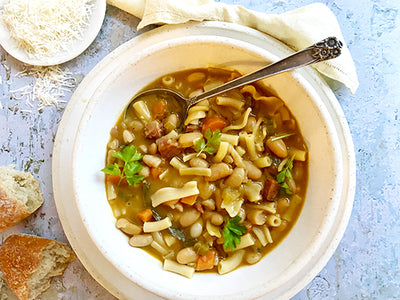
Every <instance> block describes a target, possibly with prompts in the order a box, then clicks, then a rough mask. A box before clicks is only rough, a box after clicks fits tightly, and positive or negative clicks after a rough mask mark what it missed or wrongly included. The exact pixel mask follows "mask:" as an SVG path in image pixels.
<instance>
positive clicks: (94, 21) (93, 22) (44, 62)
mask: <svg viewBox="0 0 400 300" xmlns="http://www.w3.org/2000/svg"><path fill="white" fill-rule="evenodd" d="M6 2H7V1H6V0H0V44H1V46H2V47H3V48H4V50H6V51H7V52H8V53H9V54H10V55H11V56H13V57H14V58H16V59H18V60H19V61H21V62H24V63H26V64H30V65H35V66H52V65H58V64H62V63H65V62H67V61H69V60H71V59H73V58H75V57H77V56H78V55H80V54H81V53H82V52H83V51H85V50H86V48H87V47H89V45H90V44H91V43H92V42H93V41H94V39H95V38H96V36H97V34H98V33H99V31H100V28H101V25H102V24H103V20H104V16H105V12H106V0H93V1H92V3H93V11H92V14H91V15H90V17H89V25H88V26H87V27H86V28H85V30H84V32H83V35H82V37H81V38H80V39H76V40H73V41H71V42H70V43H69V45H68V50H64V51H61V52H59V53H57V54H55V55H52V56H46V57H41V58H32V57H30V56H28V54H27V53H26V52H25V51H24V50H23V49H21V48H19V47H18V45H17V43H16V41H15V40H14V39H12V38H11V37H10V32H9V30H8V28H7V26H6V25H5V24H4V22H3V21H2V18H1V11H2V10H3V7H4V5H5V4H6Z"/></svg>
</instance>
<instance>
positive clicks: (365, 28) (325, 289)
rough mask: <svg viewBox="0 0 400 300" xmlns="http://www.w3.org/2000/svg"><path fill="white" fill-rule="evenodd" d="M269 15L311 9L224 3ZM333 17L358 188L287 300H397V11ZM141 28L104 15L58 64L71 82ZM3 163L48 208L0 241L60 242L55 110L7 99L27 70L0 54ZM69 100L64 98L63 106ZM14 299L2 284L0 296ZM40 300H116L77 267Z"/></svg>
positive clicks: (372, 2) (361, 9) (334, 5)
mask: <svg viewBox="0 0 400 300" xmlns="http://www.w3.org/2000/svg"><path fill="white" fill-rule="evenodd" d="M220 2H225V3H231V4H240V5H243V6H245V7H247V8H250V9H254V10H257V11H262V12H267V13H282V12H285V11H288V10H291V9H295V8H298V7H301V6H303V5H306V4H310V3H313V2H316V1H312V0H296V1H294V0H271V1H264V0H263V1H261V0H232V1H229V0H224V1H220ZM320 2H322V3H325V4H326V5H327V6H328V7H329V8H330V9H331V10H332V11H333V12H334V14H335V15H336V16H337V18H338V20H339V23H340V25H341V28H342V31H343V35H344V37H345V39H346V41H347V43H348V45H349V48H350V51H351V53H352V55H353V58H354V61H355V64H356V68H357V71H358V75H359V80H360V87H359V89H358V91H357V93H356V94H355V95H351V94H350V93H349V92H348V90H347V89H345V88H344V87H342V86H340V85H336V84H333V85H332V89H333V90H334V92H335V95H336V96H337V98H338V100H339V102H340V104H341V106H342V108H343V111H344V113H345V116H346V118H347V120H348V123H349V126H350V130H351V133H352V135H353V141H354V147H355V151H356V160H357V188H356V196H355V201H354V207H353V212H352V215H351V219H350V222H349V225H348V227H347V230H346V232H345V234H344V237H343V239H342V241H341V243H340V244H339V247H338V249H337V250H336V252H335V253H334V255H333V257H332V258H331V259H330V260H329V262H328V264H327V265H326V266H325V268H324V269H323V270H322V271H321V272H320V273H319V274H318V275H317V276H316V277H315V278H314V279H313V280H312V281H311V282H310V283H309V284H308V285H307V287H305V288H304V289H303V290H302V291H301V292H299V293H298V294H297V295H296V296H295V297H294V298H293V299H399V298H400V261H399V260H400V221H399V220H400V158H399V154H400V124H399V118H400V117H399V110H400V84H399V74H400V58H399V53H400V52H399V48H400V47H399V46H400V42H399V40H400V16H399V10H400V2H399V1H397V0H396V1H393V0H363V1H357V0H335V1H331V0H322V1H320ZM138 21H139V20H138V19H136V18H135V17H132V16H130V15H128V14H126V13H124V12H121V11H119V10H118V9H115V8H112V7H108V9H107V16H106V19H105V21H104V24H103V28H102V30H101V32H100V34H99V35H98V37H97V39H96V40H95V42H94V43H93V44H92V45H91V46H90V47H89V48H88V49H87V50H86V51H85V52H84V53H83V54H82V55H81V56H80V57H78V58H76V59H75V60H73V61H71V62H69V63H66V64H64V65H63V66H62V67H63V68H65V67H67V68H69V70H70V71H71V72H72V73H73V76H74V78H75V79H76V81H77V83H79V82H80V81H81V80H82V78H83V77H84V76H85V75H86V74H87V73H88V72H89V71H90V70H91V69H92V68H93V67H94V66H95V65H96V64H97V63H98V62H99V61H100V60H101V59H102V58H103V57H104V56H105V55H107V54H108V53H109V52H110V51H112V50H114V49H115V48H116V47H118V46H119V45H120V44H122V43H124V42H125V41H127V40H129V39H130V38H132V37H133V36H135V35H136V34H137V32H136V30H135V26H136V25H137V23H138ZM0 55H1V64H0V76H1V85H0V164H2V165H5V164H11V163H12V164H15V165H16V166H17V168H18V169H22V170H29V171H31V172H32V173H33V174H34V176H35V177H36V178H38V179H39V180H40V182H41V187H42V190H43V194H44V198H45V203H44V205H43V207H42V208H40V209H39V210H38V211H37V212H36V213H35V214H34V215H33V216H31V217H29V218H28V219H27V220H25V221H24V222H22V223H21V224H19V225H17V226H15V227H13V228H10V229H8V230H5V231H3V232H1V233H0V242H1V241H2V240H3V239H4V238H5V237H6V236H8V235H9V234H11V233H13V232H25V233H34V234H38V235H41V236H44V237H48V238H56V239H58V240H61V241H66V238H65V236H64V233H63V231H62V228H61V224H60V222H59V220H58V217H57V212H56V208H55V205H54V199H53V194H52V182H51V155H52V147H53V142H54V137H55V134H56V131H57V127H58V124H59V122H60V119H61V117H62V113H63V106H62V105H61V107H60V108H59V109H56V108H55V107H46V108H44V109H43V110H42V111H41V112H36V111H35V108H33V109H32V111H33V112H32V113H31V114H27V113H24V112H23V110H25V109H31V108H30V107H29V106H28V105H27V104H26V103H25V101H24V100H17V99H15V98H12V97H11V96H10V91H11V90H15V89H17V88H18V87H21V86H24V85H26V84H32V79H31V78H29V77H25V78H14V77H13V75H14V74H16V73H17V72H19V71H21V70H22V69H23V65H22V64H20V63H19V62H17V61H16V60H14V59H13V58H12V57H10V56H9V55H7V54H6V53H5V51H4V50H3V49H2V48H1V47H0ZM70 95H71V94H70V93H67V94H66V95H65V97H64V99H65V100H66V101H68V99H69V97H70ZM6 295H8V296H10V297H9V298H10V299H15V298H14V297H13V296H12V295H11V294H10V292H9V290H7V288H6V287H4V285H2V284H1V279H0V296H2V297H4V298H5V296H6ZM2 297H0V299H3V298H2ZM41 299H114V298H113V297H112V296H111V295H110V294H109V293H108V292H107V291H105V290H104V289H103V288H102V287H101V286H100V285H99V284H97V283H96V282H95V280H94V279H92V277H91V276H90V275H89V274H88V273H87V272H86V271H85V269H84V267H83V266H82V265H81V264H80V263H79V262H78V261H76V262H74V263H72V264H71V265H70V267H69V268H68V269H67V271H66V273H65V275H64V276H63V277H59V278H57V279H55V280H54V281H53V283H52V287H51V289H50V290H49V291H48V292H46V293H45V294H44V295H43V296H42V297H41Z"/></svg>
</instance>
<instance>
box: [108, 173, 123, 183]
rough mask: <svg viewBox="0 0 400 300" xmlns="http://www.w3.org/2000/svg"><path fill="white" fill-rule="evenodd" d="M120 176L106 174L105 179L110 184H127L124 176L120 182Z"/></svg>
mask: <svg viewBox="0 0 400 300" xmlns="http://www.w3.org/2000/svg"><path fill="white" fill-rule="evenodd" d="M120 180H121V176H118V175H111V174H107V181H109V182H111V183H112V184H121V185H123V184H128V182H127V181H126V178H124V179H122V180H121V182H120Z"/></svg>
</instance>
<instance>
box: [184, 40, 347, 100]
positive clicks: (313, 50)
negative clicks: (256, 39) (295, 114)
mask: <svg viewBox="0 0 400 300" xmlns="http://www.w3.org/2000/svg"><path fill="white" fill-rule="evenodd" d="M342 46H343V44H342V42H341V41H339V40H338V39H337V38H336V37H328V38H326V39H324V40H322V41H320V42H318V43H316V44H314V45H312V46H310V47H308V48H305V49H304V50H301V51H298V52H296V53H294V54H292V55H290V56H288V57H286V58H284V59H282V60H280V61H277V62H275V63H272V64H270V65H268V66H266V67H264V68H262V69H259V70H257V71H255V72H253V73H250V74H247V75H245V76H242V77H239V78H237V79H235V80H232V81H230V82H227V83H225V84H223V85H221V86H219V87H217V88H215V89H212V90H210V91H208V92H205V93H202V94H200V95H198V96H196V97H193V98H190V99H188V102H189V103H188V104H189V106H192V105H194V104H196V103H197V102H200V101H201V100H203V99H206V98H209V97H212V96H215V95H218V94H220V93H222V92H225V91H228V90H231V89H234V88H236V87H239V86H242V85H245V84H248V83H251V82H254V81H256V80H260V79H263V78H265V77H268V76H271V75H275V74H279V73H282V72H285V71H289V70H292V69H295V68H299V67H303V66H307V65H309V64H313V63H316V62H320V61H324V60H328V59H332V58H335V57H338V56H339V55H340V53H341V48H342Z"/></svg>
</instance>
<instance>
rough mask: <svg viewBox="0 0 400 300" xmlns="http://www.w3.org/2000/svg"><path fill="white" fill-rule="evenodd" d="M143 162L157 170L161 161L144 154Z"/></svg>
mask: <svg viewBox="0 0 400 300" xmlns="http://www.w3.org/2000/svg"><path fill="white" fill-rule="evenodd" d="M143 162H144V163H145V164H146V165H148V166H149V167H153V168H157V167H158V166H160V164H161V162H162V159H161V158H160V157H158V156H156V155H150V154H146V155H144V156H143Z"/></svg>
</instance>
